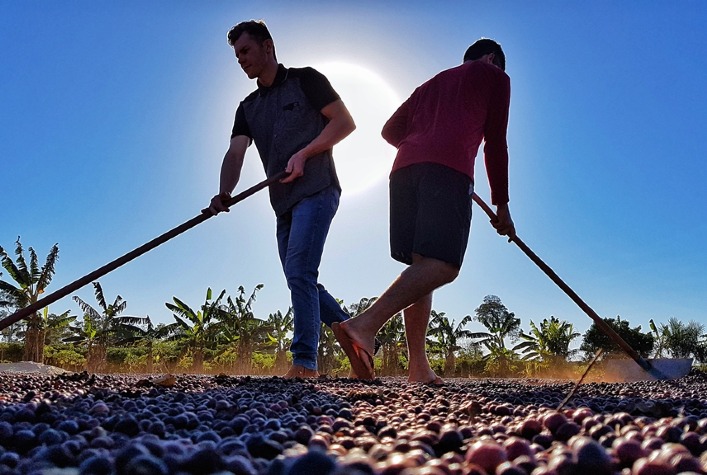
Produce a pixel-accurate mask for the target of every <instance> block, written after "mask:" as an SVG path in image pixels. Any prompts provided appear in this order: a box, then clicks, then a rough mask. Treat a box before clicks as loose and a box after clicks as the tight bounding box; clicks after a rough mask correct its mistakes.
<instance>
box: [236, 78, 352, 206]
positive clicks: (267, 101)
mask: <svg viewBox="0 0 707 475" xmlns="http://www.w3.org/2000/svg"><path fill="white" fill-rule="evenodd" d="M258 86H259V87H258V89H257V90H256V91H254V92H253V93H251V94H250V95H249V96H248V97H246V98H245V99H244V100H243V101H242V102H241V103H240V105H239V106H238V110H237V111H236V118H235V121H234V124H233V130H232V132H231V137H235V136H237V135H245V136H247V137H250V138H251V139H252V140H253V141H255V146H256V148H257V149H258V153H259V155H260V159H261V160H262V162H263V167H264V169H265V173H266V175H267V176H268V177H270V176H273V175H275V174H277V173H279V172H281V171H282V170H284V169H285V167H286V166H287V162H288V161H289V159H290V157H292V155H294V154H295V153H296V152H298V151H299V150H301V149H303V148H304V147H305V146H306V145H307V144H309V143H310V142H311V141H312V140H314V139H315V138H316V137H317V136H318V135H319V134H320V133H321V131H322V130H323V129H324V126H326V124H327V119H326V117H325V116H324V115H322V114H321V112H320V111H321V110H322V108H324V107H325V106H327V105H328V104H330V103H332V102H334V101H336V100H338V99H339V95H338V94H337V93H336V91H334V89H333V88H332V86H331V84H330V83H329V81H328V80H327V78H326V77H325V76H324V75H323V74H321V73H319V72H318V71H316V70H315V69H313V68H285V67H284V66H283V65H282V64H280V65H279V67H278V71H277V75H276V77H275V81H273V84H272V85H271V86H270V87H264V86H262V85H260V84H258ZM329 186H335V187H336V188H338V189H341V186H340V184H339V179H338V177H337V175H336V169H335V168H334V160H333V157H332V150H331V149H329V150H327V151H325V152H322V153H320V154H318V155H315V156H313V157H310V158H309V159H308V160H307V161H306V163H305V168H304V175H303V176H301V177H299V178H298V179H296V180H295V181H294V182H292V183H288V184H282V183H275V184H273V185H271V186H270V187H269V191H270V203H271V204H272V207H273V209H274V210H275V214H277V215H278V216H279V215H281V214H283V213H285V212H287V211H288V210H290V209H291V208H292V207H293V206H294V205H295V204H297V203H298V202H299V201H300V200H302V199H303V198H306V197H307V196H311V195H313V194H315V193H318V192H319V191H322V190H323V189H325V188H327V187H329Z"/></svg>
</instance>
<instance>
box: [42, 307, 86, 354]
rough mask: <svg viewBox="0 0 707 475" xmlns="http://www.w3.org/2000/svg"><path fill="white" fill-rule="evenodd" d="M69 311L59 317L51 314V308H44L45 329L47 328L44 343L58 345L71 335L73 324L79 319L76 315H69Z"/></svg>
mask: <svg viewBox="0 0 707 475" xmlns="http://www.w3.org/2000/svg"><path fill="white" fill-rule="evenodd" d="M69 312H70V311H69V310H67V311H66V312H64V313H62V314H61V315H57V314H55V313H49V307H44V310H43V311H42V321H43V327H44V328H45V334H44V343H45V344H46V345H56V344H58V343H60V342H62V340H63V339H64V338H67V337H68V336H69V335H70V333H71V324H72V323H73V322H74V321H75V320H76V319H77V318H78V317H77V316H76V315H69Z"/></svg>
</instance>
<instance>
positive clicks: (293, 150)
mask: <svg viewBox="0 0 707 475" xmlns="http://www.w3.org/2000/svg"><path fill="white" fill-rule="evenodd" d="M228 43H229V45H231V46H232V47H233V49H234V52H235V54H236V58H237V59H238V64H239V65H240V66H241V68H242V69H243V71H244V72H245V73H246V75H247V76H248V77H249V78H250V79H256V80H257V85H258V89H257V90H256V91H254V92H253V93H251V94H250V95H249V96H248V97H246V98H245V99H244V100H243V101H242V102H241V103H240V105H239V106H238V110H237V111H236V118H235V121H234V124H233V130H232V133H231V143H230V146H229V148H228V151H227V152H226V155H225V157H224V159H223V164H222V166H221V178H220V187H219V193H218V194H217V195H216V196H214V197H213V198H212V200H211V203H210V206H209V208H208V209H206V210H204V211H205V212H210V213H213V214H217V213H219V212H222V211H228V208H227V207H226V206H225V205H224V204H223V203H224V201H226V200H228V199H229V198H230V193H231V192H232V191H233V190H234V188H235V187H236V184H237V183H238V179H239V178H240V172H241V168H242V166H243V159H244V157H245V152H246V149H247V148H248V146H249V145H250V143H251V142H253V141H254V142H255V146H256V148H257V149H258V153H259V155H260V159H261V160H262V162H263V167H264V169H265V172H266V174H267V176H268V177H271V176H274V175H276V174H278V173H280V172H281V171H283V170H285V171H287V172H288V173H289V175H288V176H287V177H286V178H284V179H282V180H281V181H280V182H279V183H275V184H273V185H271V186H270V188H269V192H270V203H271V204H272V207H273V210H275V215H276V216H277V243H278V250H279V254H280V260H281V262H282V268H283V270H284V272H285V277H286V279H287V285H288V287H289V288H290V293H291V299H292V308H293V310H294V315H295V322H294V327H295V328H294V337H293V340H292V345H291V347H290V351H291V352H292V355H293V364H292V367H291V368H290V370H289V371H288V372H287V374H285V376H284V377H285V378H288V379H289V378H295V377H303V378H312V377H317V376H319V373H318V371H317V346H318V344H319V330H320V327H321V322H324V323H325V324H327V325H329V326H331V324H332V323H334V322H341V321H344V320H346V319H347V318H348V316H347V315H346V313H345V312H344V311H343V309H342V308H341V306H340V305H339V304H338V303H337V302H336V300H335V299H334V298H333V297H332V296H331V295H330V294H329V293H328V292H327V291H326V289H325V288H324V286H323V285H321V284H320V283H319V282H318V281H317V279H318V275H319V270H318V269H319V264H320V261H321V256H322V252H323V250H324V242H325V241H326V237H327V234H328V232H329V226H330V224H331V221H332V219H333V218H334V215H335V213H336V210H337V208H338V206H339V196H340V194H341V186H340V185H339V179H338V178H337V175H336V170H335V168H334V160H333V158H332V147H333V146H334V145H335V144H337V143H339V142H340V141H341V140H342V139H344V138H345V137H346V136H348V135H349V134H350V133H351V132H353V130H354V129H355V128H356V126H355V124H354V121H353V119H352V118H351V115H350V114H349V111H348V109H347V108H346V106H345V105H344V103H343V102H342V101H341V99H340V98H339V95H338V94H337V93H336V91H334V89H333V88H332V87H331V84H329V81H328V80H327V78H326V77H324V76H323V75H322V74H321V73H319V72H317V71H316V70H314V69H312V68H285V67H284V66H283V65H282V64H278V62H277V58H276V55H275V44H274V42H273V39H272V36H271V35H270V32H269V31H268V28H267V26H266V25H265V23H263V22H262V21H252V20H251V21H245V22H242V23H239V24H238V25H236V26H234V27H233V28H231V30H230V31H229V32H228Z"/></svg>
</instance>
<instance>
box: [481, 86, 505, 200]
mask: <svg viewBox="0 0 707 475" xmlns="http://www.w3.org/2000/svg"><path fill="white" fill-rule="evenodd" d="M493 80H494V82H495V84H494V86H495V87H493V88H492V89H491V90H492V91H493V92H492V94H491V98H490V100H489V104H488V110H487V113H486V123H485V125H484V142H485V143H484V163H485V165H486V173H487V174H488V179H489V187H490V188H491V202H492V203H493V204H494V205H500V204H505V203H508V201H509V198H508V142H507V138H506V134H507V130H508V112H509V108H510V101H511V82H510V78H509V77H508V76H507V75H506V74H505V73H503V74H499V76H497V77H496V78H494V79H493Z"/></svg>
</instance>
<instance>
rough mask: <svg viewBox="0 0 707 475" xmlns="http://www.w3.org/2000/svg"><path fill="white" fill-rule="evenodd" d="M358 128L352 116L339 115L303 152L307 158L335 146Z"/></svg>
mask: <svg viewBox="0 0 707 475" xmlns="http://www.w3.org/2000/svg"><path fill="white" fill-rule="evenodd" d="M355 129H356V124H354V122H353V119H351V117H350V116H349V117H337V118H334V119H333V120H331V121H329V123H328V124H327V125H326V126H324V129H322V131H321V132H320V134H319V135H318V136H317V137H316V138H315V139H314V140H312V141H311V142H310V143H309V144H308V145H307V146H306V147H304V148H303V149H302V150H301V152H302V153H303V154H304V155H305V157H306V158H309V157H313V156H314V155H317V154H320V153H322V152H324V151H326V150H329V149H331V148H333V147H334V145H336V144H338V143H339V142H341V141H342V140H343V139H345V138H346V137H348V136H349V134H351V132H353V131H354V130H355Z"/></svg>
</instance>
